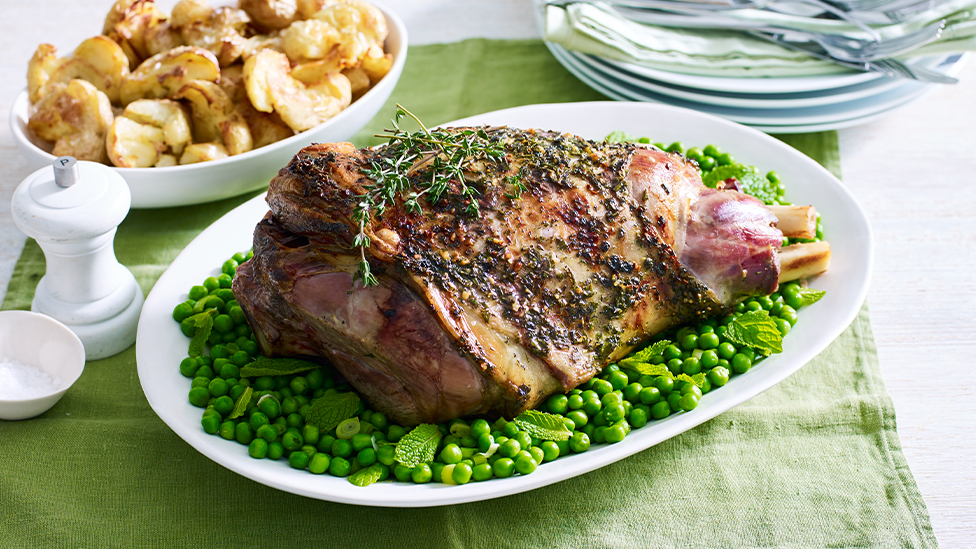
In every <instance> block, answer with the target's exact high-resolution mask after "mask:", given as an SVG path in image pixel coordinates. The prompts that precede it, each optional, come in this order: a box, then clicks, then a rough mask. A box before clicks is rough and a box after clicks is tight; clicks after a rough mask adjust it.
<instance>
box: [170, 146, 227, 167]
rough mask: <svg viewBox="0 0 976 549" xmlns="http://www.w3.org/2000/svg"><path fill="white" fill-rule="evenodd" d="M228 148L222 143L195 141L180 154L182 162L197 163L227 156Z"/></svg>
mask: <svg viewBox="0 0 976 549" xmlns="http://www.w3.org/2000/svg"><path fill="white" fill-rule="evenodd" d="M227 156H228V154H227V149H225V148H224V146H223V145H221V144H220V143H194V144H192V145H189V146H187V147H186V149H185V150H184V151H183V155H182V156H180V164H196V163H197V162H207V161H209V160H219V159H221V158H227Z"/></svg>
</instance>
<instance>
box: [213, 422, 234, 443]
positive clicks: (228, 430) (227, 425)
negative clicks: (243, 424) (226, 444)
mask: <svg viewBox="0 0 976 549" xmlns="http://www.w3.org/2000/svg"><path fill="white" fill-rule="evenodd" d="M235 427H237V425H236V424H235V423H234V422H233V421H225V422H223V423H221V424H220V429H219V430H218V431H217V433H218V434H219V435H220V438H222V439H225V440H234V437H235V436H236V434H235Z"/></svg>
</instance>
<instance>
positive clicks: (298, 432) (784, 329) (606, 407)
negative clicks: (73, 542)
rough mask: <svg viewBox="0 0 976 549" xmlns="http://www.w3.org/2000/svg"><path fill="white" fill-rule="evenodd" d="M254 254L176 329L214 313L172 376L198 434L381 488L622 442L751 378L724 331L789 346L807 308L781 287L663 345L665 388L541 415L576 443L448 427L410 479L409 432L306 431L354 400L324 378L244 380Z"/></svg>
mask: <svg viewBox="0 0 976 549" xmlns="http://www.w3.org/2000/svg"><path fill="white" fill-rule="evenodd" d="M250 256H251V254H250V253H248V254H235V255H234V257H233V258H231V259H230V260H228V261H226V262H224V264H223V266H222V269H221V270H222V273H221V274H220V275H219V276H217V277H209V278H207V279H206V280H204V282H203V284H201V285H199V286H194V287H193V288H191V289H190V292H189V299H188V300H187V301H185V302H183V303H180V304H179V305H177V306H176V307H175V308H174V310H173V318H174V319H175V320H176V321H178V322H181V326H182V328H183V332H184V334H185V335H187V337H192V336H193V334H194V331H195V327H194V326H193V324H192V322H188V321H187V319H188V318H189V317H190V316H192V315H193V314H195V312H203V311H205V310H207V309H209V308H215V309H217V312H218V314H217V316H216V317H214V326H213V330H212V331H211V333H210V337H209V339H208V350H207V352H205V353H204V354H202V355H200V356H197V357H187V358H184V359H183V360H182V362H181V363H180V366H179V369H180V373H182V374H183V375H184V376H186V377H187V378H190V379H191V380H192V381H191V382H190V390H189V393H188V399H189V401H190V403H191V404H193V405H194V406H197V407H199V408H202V409H203V414H202V418H201V426H202V428H203V430H204V431H206V432H207V433H209V434H212V435H216V436H220V437H222V438H224V439H227V440H229V441H237V442H238V443H240V444H243V445H245V446H247V451H248V454H249V455H250V456H251V457H253V458H255V459H270V460H282V459H284V460H287V461H288V464H289V465H290V466H291V467H293V468H296V469H303V470H307V471H309V472H311V473H314V474H325V473H328V474H330V475H332V476H336V477H348V476H349V475H352V474H354V473H356V472H357V471H359V470H360V469H362V468H364V467H369V466H372V465H377V466H378V467H379V468H380V471H381V474H380V480H381V481H382V480H385V479H387V478H389V477H391V476H392V478H395V479H396V480H398V481H401V482H412V483H417V484H424V483H429V482H442V483H446V484H467V483H469V482H481V481H485V480H489V479H492V478H508V477H512V476H514V475H528V474H532V473H533V472H534V471H535V470H536V469H537V468H538V467H539V466H540V465H541V464H543V463H546V462H549V461H553V460H555V459H557V458H559V457H562V456H565V455H567V454H574V453H582V452H586V451H587V450H589V449H590V447H591V445H593V444H615V443H618V442H621V441H623V440H624V439H625V438H626V437H627V436H628V435H629V434H630V432H631V430H632V429H640V428H641V427H644V426H645V425H646V424H647V423H648V422H651V421H655V420H661V419H664V418H666V417H668V416H670V415H672V414H675V413H679V412H682V411H691V410H694V409H695V408H696V407H697V406H698V402H699V400H700V399H701V398H702V396H703V395H705V394H707V393H708V392H710V391H712V390H713V389H714V388H717V387H722V386H723V385H725V384H726V383H728V382H729V379H730V378H731V377H734V376H736V375H740V374H743V373H745V372H747V371H749V369H750V368H752V366H753V365H754V364H755V363H756V362H758V361H760V360H762V358H763V356H762V355H759V354H757V353H756V352H755V351H754V350H753V349H751V348H749V347H743V346H738V345H736V344H734V343H732V342H731V341H728V340H727V339H726V338H725V337H724V332H725V329H726V326H727V325H728V324H729V323H730V322H732V320H733V319H734V318H735V317H736V316H738V315H741V314H743V313H746V312H748V311H755V310H760V309H762V310H765V311H767V312H768V313H769V315H770V317H771V318H773V319H774V322H775V323H776V326H777V328H778V329H779V330H780V332H781V333H782V334H783V335H786V334H787V333H788V332H789V331H790V329H791V328H792V327H793V325H795V324H796V321H797V315H796V309H798V308H799V307H801V306H802V305H803V303H804V302H803V298H802V296H800V292H799V285H798V284H796V283H787V284H784V285H783V286H782V287H781V288H780V290H779V291H778V292H776V293H774V294H772V295H770V296H763V297H757V298H753V299H749V300H747V301H745V302H743V303H740V304H738V305H736V306H735V310H734V312H733V313H732V314H730V315H728V316H726V317H724V318H712V319H708V320H705V321H702V322H700V323H698V324H697V325H695V326H685V327H682V328H679V329H677V330H673V331H671V332H669V333H668V334H666V335H665V336H664V338H665V339H668V340H669V341H672V343H671V344H669V345H667V346H666V347H665V348H664V349H663V351H662V352H661V354H660V355H658V356H655V357H652V358H650V360H649V361H650V363H652V364H664V365H665V366H666V367H667V368H668V370H669V371H670V372H671V374H672V375H671V376H665V375H661V376H648V375H642V374H640V373H639V372H636V371H634V370H630V369H627V368H621V367H620V366H619V365H617V364H611V365H609V366H608V367H606V368H605V369H604V370H603V371H602V372H601V373H600V374H599V375H598V376H596V377H594V378H593V379H590V380H589V381H587V382H585V383H583V384H582V385H580V386H579V387H577V388H576V389H573V390H572V391H570V392H568V393H566V394H558V395H553V396H551V397H549V398H548V399H547V400H546V401H545V402H544V403H543V404H542V405H541V406H540V407H539V409H540V410H542V411H545V412H548V413H550V414H555V415H556V416H558V417H559V418H561V419H562V420H563V422H564V423H565V425H566V427H567V429H568V430H569V431H570V432H571V436H570V437H569V438H568V439H566V440H560V441H556V440H541V439H539V438H536V437H533V436H532V435H531V434H529V433H528V432H526V431H525V430H522V429H520V427H519V425H518V424H517V423H515V422H509V421H505V420H504V419H499V420H495V421H492V422H489V421H488V420H486V419H484V418H474V419H455V420H453V421H450V422H446V423H442V424H440V425H438V428H439V429H440V430H441V432H442V435H443V436H442V437H441V440H440V443H439V446H438V448H437V451H436V457H435V459H434V460H433V462H431V463H421V464H419V465H417V466H416V467H408V466H406V465H403V464H401V463H398V462H397V461H396V458H395V455H396V454H395V452H396V447H395V443H396V442H397V441H399V440H400V438H402V437H403V436H404V435H405V434H406V433H407V432H408V431H409V429H407V428H405V427H403V426H401V425H397V424H395V423H393V422H390V421H389V420H388V419H387V417H386V416H385V415H384V414H383V413H381V412H376V411H373V410H370V409H368V408H366V407H365V406H364V404H363V401H362V400H361V401H360V405H359V409H358V410H357V413H356V414H355V415H354V417H352V418H349V419H347V420H345V421H343V422H342V423H340V424H339V425H338V426H337V427H336V428H335V429H331V430H329V431H328V432H320V430H319V429H318V427H316V426H315V425H313V424H310V423H306V422H305V417H306V414H307V413H308V410H309V409H310V407H311V404H312V402H313V401H314V400H315V399H317V398H319V397H322V396H324V395H326V394H328V393H334V392H346V391H352V387H351V386H350V385H349V384H348V383H344V382H343V381H342V380H341V379H340V378H339V377H338V376H337V375H336V374H335V372H333V370H332V369H331V368H329V367H320V368H318V369H313V370H310V371H304V372H300V373H295V374H290V375H279V376H262V377H257V378H247V377H241V375H240V372H241V368H243V367H245V366H247V365H248V364H250V363H252V362H253V361H254V360H255V359H256V358H257V355H258V346H257V343H256V340H255V336H254V334H253V333H252V332H251V330H250V328H249V327H248V325H247V322H246V320H245V317H244V314H243V311H242V310H241V308H240V306H239V305H238V304H237V302H236V301H235V300H234V299H233V293H232V292H231V293H229V294H228V293H227V292H230V286H231V283H232V282H233V277H234V274H235V272H236V268H237V266H238V265H239V264H240V263H242V262H243V261H246V260H248V259H250ZM701 372H704V373H705V376H704V380H703V382H702V383H701V385H700V386H699V385H696V384H695V383H691V382H687V381H680V380H678V381H676V380H675V379H674V377H673V376H677V375H679V374H687V375H688V376H694V375H696V374H699V373H701ZM248 387H250V388H251V390H252V397H251V398H250V399H249V402H248V403H247V406H246V408H245V410H244V413H243V414H242V415H240V416H239V417H231V416H232V415H233V412H234V409H235V404H236V403H237V401H238V399H240V398H241V395H243V394H244V393H245V391H246V390H247V388H248Z"/></svg>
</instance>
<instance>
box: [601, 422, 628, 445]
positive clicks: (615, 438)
mask: <svg viewBox="0 0 976 549" xmlns="http://www.w3.org/2000/svg"><path fill="white" fill-rule="evenodd" d="M603 436H604V437H605V438H606V440H607V442H609V443H610V444H615V443H617V442H620V441H622V440H623V439H624V437H626V436H627V431H626V430H625V428H624V427H623V425H621V424H618V423H615V424H613V425H611V426H609V427H607V430H606V431H605V432H604V435H603Z"/></svg>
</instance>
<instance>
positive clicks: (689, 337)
mask: <svg viewBox="0 0 976 549" xmlns="http://www.w3.org/2000/svg"><path fill="white" fill-rule="evenodd" d="M679 344H680V345H681V349H682V350H691V349H696V348H697V347H698V336H697V335H695V334H685V336H684V337H682V338H681V341H680V342H679Z"/></svg>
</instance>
